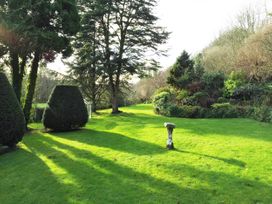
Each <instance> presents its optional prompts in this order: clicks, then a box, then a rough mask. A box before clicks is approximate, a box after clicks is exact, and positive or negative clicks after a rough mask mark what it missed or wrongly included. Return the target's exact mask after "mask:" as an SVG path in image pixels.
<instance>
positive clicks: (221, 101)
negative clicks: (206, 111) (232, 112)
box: [216, 97, 229, 103]
mask: <svg viewBox="0 0 272 204" xmlns="http://www.w3.org/2000/svg"><path fill="white" fill-rule="evenodd" d="M216 102H217V103H227V102H229V99H227V98H224V97H219V98H218V99H217V101H216Z"/></svg>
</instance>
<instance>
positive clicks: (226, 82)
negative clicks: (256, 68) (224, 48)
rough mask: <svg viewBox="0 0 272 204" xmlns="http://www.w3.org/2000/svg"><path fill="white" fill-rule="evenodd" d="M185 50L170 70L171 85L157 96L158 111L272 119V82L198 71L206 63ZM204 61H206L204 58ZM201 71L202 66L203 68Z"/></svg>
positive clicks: (267, 120)
mask: <svg viewBox="0 0 272 204" xmlns="http://www.w3.org/2000/svg"><path fill="white" fill-rule="evenodd" d="M199 60H200V62H201V55H199V56H198V57H197V58H195V59H191V57H190V56H189V55H188V54H187V53H186V52H183V53H182V55H181V57H179V58H178V59H177V62H176V63H175V64H174V65H173V67H172V69H171V70H170V74H169V77H168V84H169V85H170V86H169V87H168V88H162V89H159V90H158V91H157V93H156V94H155V96H154V98H153V102H154V108H155V112H156V113H158V114H162V115H167V116H173V117H184V118H237V117H247V118H254V119H256V120H259V121H262V122H272V120H271V119H272V89H271V85H270V84H269V83H258V82H257V81H254V82H252V81H250V80H249V79H247V78H246V77H245V75H244V74H243V73H241V72H234V71H233V72H231V74H230V75H227V74H224V73H223V72H221V71H213V72H212V71H205V72H203V71H202V72H196V71H195V68H194V67H195V64H198V66H199V65H201V66H203V63H199ZM202 60H204V59H203V58H202ZM200 70H201V69H200Z"/></svg>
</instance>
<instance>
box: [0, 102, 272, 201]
mask: <svg viewBox="0 0 272 204" xmlns="http://www.w3.org/2000/svg"><path fill="white" fill-rule="evenodd" d="M122 110H123V111H125V113H123V114H121V115H119V116H111V115H109V114H108V113H107V112H106V111H103V112H101V113H100V114H99V115H97V116H95V117H94V118H92V119H91V120H90V123H89V124H88V125H87V127H86V128H85V129H84V130H81V131H74V132H70V133H43V132H41V131H36V132H34V133H32V134H29V135H26V136H25V138H24V140H23V142H22V143H21V144H20V145H19V147H20V149H19V150H17V151H15V152H11V153H8V154H4V155H1V156H0V179H1V182H0V203H1V204H8V203H12V204H17V203H27V204H29V203H33V204H40V203H49V204H53V203H118V204H119V203H125V204H130V203H166V204H171V203H174V204H177V203H189V204H191V203H200V204H204V203H239V204H242V203H249V204H251V203H252V204H255V203H256V204H257V203H259V204H260V203H267V204H271V203H272V125H269V124H265V123H259V122H256V121H253V120H247V119H224V120H217V119H198V120H193V119H177V118H166V117H162V116H157V115H154V114H153V112H152V106H151V105H138V106H132V107H129V108H123V109H122ZM166 121H169V122H174V123H176V124H177V127H178V128H177V129H176V130H175V131H174V143H175V146H176V148H177V150H176V151H168V150H166V149H165V144H166V130H165V128H164V127H163V123H164V122H166ZM32 126H33V127H40V125H39V124H36V125H32Z"/></svg>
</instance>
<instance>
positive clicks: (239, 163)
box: [175, 149, 246, 168]
mask: <svg viewBox="0 0 272 204" xmlns="http://www.w3.org/2000/svg"><path fill="white" fill-rule="evenodd" d="M175 151H176V152H180V153H186V154H193V155H197V156H201V157H206V158H210V159H215V160H219V161H223V162H225V163H227V164H230V165H234V166H238V167H240V168H245V167H246V163H245V162H243V161H240V160H237V159H233V158H230V159H228V158H221V157H217V156H210V155H207V154H200V153H196V152H189V151H184V150H179V149H175Z"/></svg>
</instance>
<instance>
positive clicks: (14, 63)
mask: <svg viewBox="0 0 272 204" xmlns="http://www.w3.org/2000/svg"><path fill="white" fill-rule="evenodd" d="M10 65H11V70H12V87H13V90H14V92H15V95H16V97H17V99H18V101H19V102H20V100H21V90H20V88H19V87H20V85H19V78H20V77H19V75H20V66H19V55H18V53H16V52H13V51H11V52H10Z"/></svg>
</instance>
